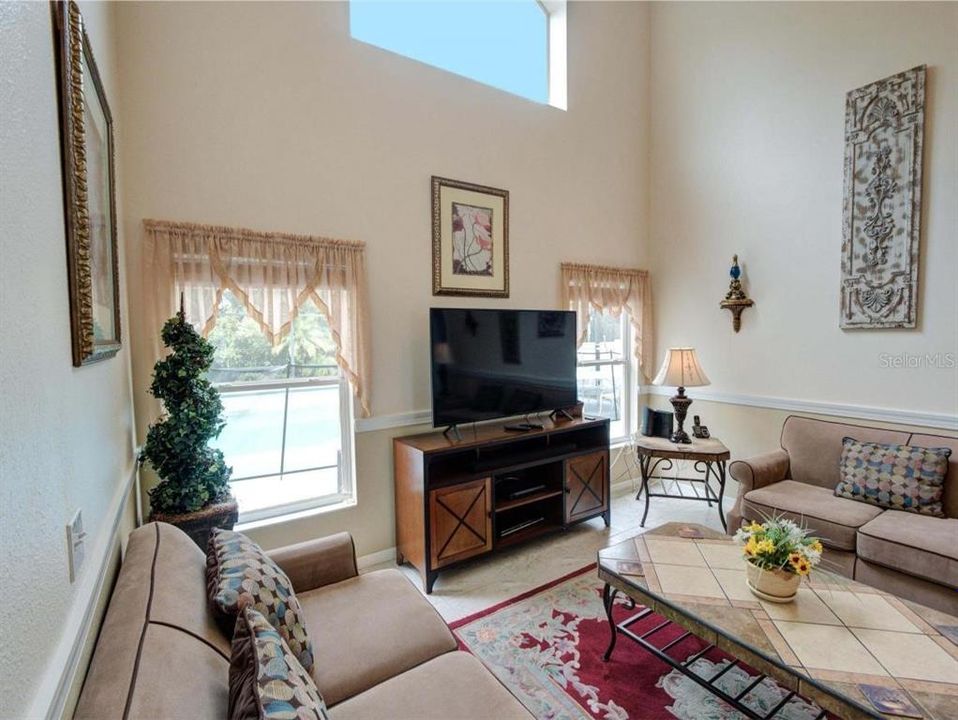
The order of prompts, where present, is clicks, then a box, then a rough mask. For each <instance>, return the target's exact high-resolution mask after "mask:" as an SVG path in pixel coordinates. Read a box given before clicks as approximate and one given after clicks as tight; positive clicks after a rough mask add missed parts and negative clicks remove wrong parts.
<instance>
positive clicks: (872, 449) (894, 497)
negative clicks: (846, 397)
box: [835, 437, 951, 517]
mask: <svg viewBox="0 0 958 720" xmlns="http://www.w3.org/2000/svg"><path fill="white" fill-rule="evenodd" d="M950 455H951V449H950V448H921V447H914V446H912V445H886V444H885V443H874V442H859V441H858V440H855V439H853V438H850V437H847V438H845V439H844V440H842V459H841V466H840V472H841V480H839V482H838V485H837V486H836V487H835V494H836V495H838V496H840V497H847V498H851V499H852V500H860V501H861V502H866V503H871V504H872V505H878V506H879V507H883V508H888V509H889V510H904V511H906V512H913V513H920V514H921V515H937V516H938V517H944V510H943V508H942V504H941V498H942V495H943V494H944V491H945V474H946V473H947V472H948V457H949V456H950Z"/></svg>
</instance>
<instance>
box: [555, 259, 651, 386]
mask: <svg viewBox="0 0 958 720" xmlns="http://www.w3.org/2000/svg"><path fill="white" fill-rule="evenodd" d="M562 302H563V304H564V305H565V306H566V307H567V308H569V309H570V310H575V312H576V317H577V324H578V329H579V337H578V344H579V345H581V344H582V343H583V342H584V341H585V337H586V333H587V332H588V329H589V315H590V314H591V312H592V310H596V311H598V312H606V313H609V314H611V315H614V316H618V315H619V314H620V313H622V311H623V310H624V311H625V312H627V313H628V314H629V321H630V322H631V325H632V338H633V339H632V342H633V348H634V351H635V357H636V359H637V360H638V363H639V369H640V370H641V372H642V374H643V375H644V376H645V379H646V381H648V380H650V379H651V377H652V374H653V372H654V370H653V362H654V357H653V354H652V339H653V335H652V289H651V283H650V281H649V273H648V271H647V270H633V269H627V268H615V267H605V266H603V265H580V264H577V263H562Z"/></svg>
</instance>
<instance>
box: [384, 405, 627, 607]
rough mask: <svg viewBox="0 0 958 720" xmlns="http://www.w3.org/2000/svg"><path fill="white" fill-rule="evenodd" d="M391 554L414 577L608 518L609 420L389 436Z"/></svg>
mask: <svg viewBox="0 0 958 720" xmlns="http://www.w3.org/2000/svg"><path fill="white" fill-rule="evenodd" d="M393 472H394V479H395V484H396V562H397V563H399V564H400V565H401V564H403V563H404V562H408V563H409V564H411V565H413V566H414V567H415V568H416V569H417V570H418V571H419V574H420V575H421V576H422V580H423V586H424V587H425V590H426V592H427V593H431V592H432V587H433V584H434V583H435V581H436V577H437V576H438V574H439V571H440V570H441V569H445V568H448V567H451V566H453V565H455V564H457V563H460V562H462V561H464V560H468V559H472V558H475V557H477V556H479V555H483V554H487V553H492V552H495V551H496V550H499V549H502V548H506V547H511V546H513V545H517V544H519V543H522V542H524V541H526V540H530V539H532V538H534V537H539V536H540V535H543V534H545V533H549V532H553V531H556V530H562V529H565V528H567V527H569V526H570V525H573V524H575V523H578V522H582V521H584V520H589V519H591V518H594V517H597V516H599V515H601V516H602V517H603V519H604V520H605V524H606V526H608V525H609V520H610V511H609V421H608V420H607V419H598V420H586V419H575V420H560V421H557V422H553V421H550V420H544V421H543V428H542V430H531V431H528V432H524V433H513V432H508V431H506V430H504V429H503V427H502V426H501V425H486V426H482V427H478V428H476V429H469V428H468V427H467V429H464V430H463V431H462V439H454V438H451V437H446V436H445V435H443V434H442V433H441V432H433V433H426V434H423V435H409V436H406V437H398V438H395V439H394V440H393Z"/></svg>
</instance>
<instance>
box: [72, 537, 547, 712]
mask: <svg viewBox="0 0 958 720" xmlns="http://www.w3.org/2000/svg"><path fill="white" fill-rule="evenodd" d="M269 555H270V556H271V557H272V558H273V560H275V561H276V563H277V564H278V565H279V566H280V567H281V568H282V569H283V571H284V572H285V573H286V574H287V575H288V576H289V579H290V581H291V582H292V585H293V588H294V590H295V592H296V596H297V598H298V599H299V601H300V603H301V605H302V607H303V611H304V614H305V618H306V624H307V628H308V630H309V633H310V636H311V638H312V640H313V650H314V657H315V666H314V669H313V672H312V675H313V678H314V680H315V681H316V685H317V687H318V688H319V690H320V692H321V693H322V695H323V697H324V699H325V701H326V704H327V705H328V706H329V715H330V718H331V719H332V720H353V719H357V720H358V719H359V718H367V719H368V718H395V719H397V720H399V719H402V718H415V719H416V720H423V719H428V718H436V719H437V720H438V719H439V718H492V717H495V718H508V719H510V720H511V719H515V720H529V719H530V718H531V715H530V714H529V713H528V711H526V709H525V708H524V707H523V705H522V704H520V703H519V701H518V700H516V699H515V698H514V697H513V696H512V695H511V694H510V693H509V691H508V690H506V689H505V687H504V686H503V685H502V684H500V683H499V681H498V680H496V678H495V677H494V676H493V675H492V674H491V673H490V672H489V671H488V670H487V669H486V668H485V667H484V666H483V665H482V664H481V663H480V662H479V661H478V660H476V659H475V658H474V657H473V656H472V655H470V654H469V653H466V652H462V651H459V650H457V643H456V639H455V637H454V636H453V634H452V633H451V632H450V631H449V628H448V627H447V626H446V623H445V622H443V620H442V618H441V617H440V616H439V614H438V613H437V612H436V610H435V609H434V608H433V607H432V605H430V603H429V602H428V601H427V600H426V599H425V598H424V597H423V596H422V595H421V594H420V593H419V591H418V590H416V588H415V587H413V585H412V584H411V583H410V582H409V581H408V580H407V579H406V578H405V577H404V576H403V575H402V573H400V572H399V571H398V570H378V571H375V572H370V573H366V574H363V575H359V574H358V572H357V569H356V557H355V553H354V550H353V542H352V539H351V538H350V536H349V535H348V534H347V533H340V534H338V535H333V536H330V537H326V538H322V539H318V540H313V541H309V542H305V543H301V544H298V545H292V546H289V547H285V548H281V549H279V550H275V551H273V552H270V553H269ZM229 658H230V638H229V637H227V635H226V634H224V632H223V631H222V630H221V629H220V627H219V625H218V624H217V622H216V620H215V618H214V616H213V614H212V613H211V611H210V609H209V606H208V603H207V597H206V557H205V555H204V553H203V552H202V551H201V550H200V549H199V548H198V547H197V546H196V544H195V543H194V542H193V541H192V540H191V539H190V538H189V537H188V536H187V535H186V534H185V533H183V532H182V531H180V530H179V529H177V528H175V527H173V526H172V525H167V524H163V523H150V524H148V525H144V526H143V527H141V528H138V529H137V530H135V531H134V532H133V533H132V534H131V535H130V539H129V544H128V546H127V552H126V557H125V559H124V562H123V566H122V568H121V569H120V573H119V577H118V579H117V582H116V586H115V588H114V590H113V594H112V596H111V599H110V604H109V608H108V611H107V614H106V618H105V620H104V623H103V627H102V629H101V631H100V636H99V638H98V640H97V644H96V649H95V652H94V655H93V660H92V662H91V665H90V669H89V672H88V674H87V677H86V681H85V683H84V685H83V690H82V692H81V695H80V699H79V703H78V705H77V709H76V713H75V715H74V717H75V718H82V719H87V718H89V719H90V720H109V719H110V718H124V720H125V719H126V718H131V719H133V718H144V719H147V718H149V719H150V720H165V719H167V718H169V719H178V718H184V719H189V720H204V719H206V718H210V719H211V720H221V719H225V718H226V717H227V704H228V686H229V666H230V663H229Z"/></svg>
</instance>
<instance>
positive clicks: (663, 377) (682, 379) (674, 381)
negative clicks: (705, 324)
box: [652, 347, 709, 443]
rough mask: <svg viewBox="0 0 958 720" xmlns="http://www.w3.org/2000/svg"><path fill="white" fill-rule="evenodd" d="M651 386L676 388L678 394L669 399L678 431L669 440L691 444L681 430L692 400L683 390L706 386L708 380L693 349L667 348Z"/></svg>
mask: <svg viewBox="0 0 958 720" xmlns="http://www.w3.org/2000/svg"><path fill="white" fill-rule="evenodd" d="M652 384H653V385H672V386H675V387H677V388H678V390H679V391H678V393H677V394H675V395H673V396H672V397H671V398H669V400H670V402H671V403H672V407H673V408H675V419H676V421H678V424H679V426H678V429H677V430H676V431H675V432H673V433H672V435H671V436H669V440H671V441H672V442H674V443H691V442H692V440H691V439H690V438H689V435H688V433H687V432H685V430H683V429H682V423H684V422H685V414H686V413H687V412H688V409H689V405H691V404H692V399H691V398H689V397H686V395H685V388H687V387H699V386H701V385H708V384H709V379H708V378H707V377H706V376H705V373H704V372H703V371H702V366H701V365H699V359H698V358H697V357H696V356H695V348H689V347H686V348H669V350H668V353H667V354H666V356H665V360H664V361H663V363H662V367H661V368H660V369H659V374H658V375H656V376H655V380H653V381H652Z"/></svg>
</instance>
